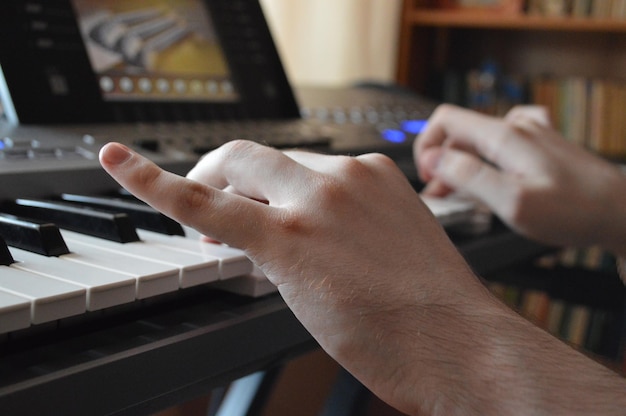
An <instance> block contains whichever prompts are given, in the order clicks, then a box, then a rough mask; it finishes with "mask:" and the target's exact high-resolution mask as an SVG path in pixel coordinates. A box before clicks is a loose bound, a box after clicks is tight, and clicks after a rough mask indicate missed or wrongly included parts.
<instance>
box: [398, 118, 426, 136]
mask: <svg viewBox="0 0 626 416" xmlns="http://www.w3.org/2000/svg"><path fill="white" fill-rule="evenodd" d="M427 124H428V121H427V120H405V121H403V122H402V123H401V125H400V126H401V128H402V130H404V131H405V132H407V133H409V134H420V133H421V132H422V131H424V129H425V128H426V125H427Z"/></svg>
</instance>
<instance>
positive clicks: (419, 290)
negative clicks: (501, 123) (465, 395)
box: [100, 141, 488, 413]
mask: <svg viewBox="0 0 626 416" xmlns="http://www.w3.org/2000/svg"><path fill="white" fill-rule="evenodd" d="M100 158H101V163H102V165H103V167H104V168H105V169H106V170H107V171H108V172H109V173H110V174H111V175H112V176H113V177H114V178H115V179H116V180H117V181H118V182H119V183H120V184H121V185H122V186H123V187H124V188H126V189H127V190H128V191H130V192H132V193H133V194H135V195H136V196H137V197H139V198H140V199H142V200H144V201H146V202H147V203H149V204H150V205H152V206H153V207H154V208H156V209H157V210H159V211H161V212H164V213H165V214H167V215H168V216H170V217H172V218H175V219H177V220H178V221H180V222H181V223H184V224H186V225H189V226H191V227H193V228H195V229H197V230H198V231H200V232H201V233H203V234H205V235H207V236H210V237H211V238H214V239H216V240H218V241H222V242H224V243H227V244H229V245H231V246H234V247H238V248H241V249H243V250H245V251H246V253H247V254H248V255H249V257H250V258H251V259H252V260H253V261H254V262H255V263H256V264H257V265H258V266H259V267H261V269H262V270H263V271H264V272H265V274H266V275H267V277H268V278H269V279H270V280H271V281H272V282H273V283H274V284H275V285H276V286H277V287H278V290H279V291H280V293H281V295H282V296H283V298H284V299H285V301H286V303H287V304H288V305H289V307H290V308H291V309H292V310H293V311H294V313H295V315H296V316H297V318H298V319H299V320H300V321H301V322H302V323H303V324H304V325H305V327H306V328H307V329H308V330H309V331H310V332H311V334H312V335H313V336H314V337H315V338H316V339H317V340H318V342H319V343H320V345H321V346H322V347H323V348H324V349H325V350H326V351H327V352H329V353H330V355H332V356H333V357H335V359H337V360H338V361H339V363H341V364H342V365H344V366H345V367H346V368H347V369H348V370H349V371H351V372H352V373H353V374H354V375H355V376H356V377H358V378H359V379H360V380H361V381H362V382H363V383H365V384H366V385H367V386H368V387H370V389H372V390H373V391H374V392H376V393H377V394H378V395H379V396H380V397H381V398H383V400H387V401H388V402H389V403H392V404H393V405H395V406H397V407H399V408H400V409H404V410H405V411H408V412H411V413H413V412H415V409H416V405H415V401H416V400H417V399H418V398H419V397H420V395H419V394H418V391H420V390H426V389H428V388H430V386H431V385H436V384H437V383H432V382H429V381H428V380H429V379H431V378H432V377H433V376H434V374H436V373H437V372H436V371H434V370H433V369H432V368H431V369H425V368H424V367H426V366H427V365H428V363H436V362H437V361H438V360H442V359H443V360H445V359H447V358H446V357H444V356H443V352H442V351H443V349H442V346H441V345H440V343H443V342H448V341H449V342H450V343H451V344H452V345H455V339H458V340H463V341H462V342H463V344H464V345H465V344H469V345H466V346H465V347H464V348H463V350H464V351H465V350H468V349H470V347H471V346H475V345H478V344H480V342H476V340H475V339H473V338H475V337H476V333H477V332H478V329H476V328H474V329H471V328H472V326H471V325H467V324H466V323H464V320H463V319H461V315H464V313H467V314H470V315H472V317H473V318H476V317H477V316H480V315H481V313H482V312H480V311H479V310H478V309H479V308H474V306H475V303H481V304H483V305H484V304H485V303H488V302H484V299H487V298H488V295H487V293H486V291H485V290H484V288H483V287H482V285H481V284H480V283H479V281H478V279H477V278H476V277H475V276H474V274H473V273H472V272H471V271H470V270H469V268H468V266H467V265H466V263H465V262H464V260H463V259H462V258H461V257H460V255H459V254H458V252H457V250H456V249H455V248H454V246H453V245H452V243H451V242H450V241H449V240H448V238H447V237H446V235H445V233H444V232H443V230H442V228H441V227H440V226H439V224H438V222H437V221H436V219H435V218H434V217H433V216H432V215H431V214H430V212H429V211H428V210H427V208H426V207H425V206H424V205H423V204H422V202H421V201H420V199H419V196H418V195H417V194H416V193H415V192H414V191H413V189H412V188H411V186H410V184H409V183H408V181H407V180H406V178H405V177H404V175H403V174H402V173H401V171H400V170H399V169H397V168H396V167H395V165H394V164H393V162H392V161H391V160H390V159H388V158H386V157H384V156H382V155H364V156H359V157H355V158H351V157H337V156H326V155H319V154H313V153H308V152H286V153H282V152H279V151H276V150H273V149H270V148H267V147H263V146H260V145H258V144H254V143H251V142H243V141H235V142H231V143H228V144H226V145H225V146H223V147H221V148H219V149H218V150H216V151H214V152H212V153H210V154H208V155H206V156H205V157H204V158H203V159H202V160H201V161H200V162H199V164H198V165H197V166H196V167H195V168H194V169H193V170H192V171H191V172H189V174H188V178H182V177H179V176H176V175H173V174H171V173H168V172H165V171H163V170H161V169H160V168H158V167H157V166H156V165H154V164H153V163H152V162H150V161H148V160H147V159H145V158H143V157H141V156H140V155H138V154H136V153H134V152H130V153H129V150H128V149H126V148H125V147H123V146H121V145H119V144H109V145H107V146H105V147H104V148H103V149H102V151H101V155H100ZM468 311H469V312H468ZM457 327H458V328H457ZM441 331H444V332H446V334H448V335H447V340H446V341H443V339H445V338H446V337H444V336H443V335H441V334H440V332H441ZM438 339H439V340H442V341H441V342H440V343H438V342H437V341H436V340H438ZM459 342H460V341H459ZM453 349H454V348H453V347H449V348H447V350H450V351H451V350H453ZM453 355H454V357H450V358H449V360H450V362H451V361H453V360H454V359H457V358H458V359H461V360H465V359H464V358H462V357H463V354H462V353H460V352H454V354H453ZM416 374H417V375H419V376H420V382H418V380H416V379H411V377H414V376H415V375H416ZM455 374H456V373H455ZM452 385H453V383H450V386H452ZM416 386H423V387H416ZM438 394H440V392H438ZM426 402H427V403H428V401H426Z"/></svg>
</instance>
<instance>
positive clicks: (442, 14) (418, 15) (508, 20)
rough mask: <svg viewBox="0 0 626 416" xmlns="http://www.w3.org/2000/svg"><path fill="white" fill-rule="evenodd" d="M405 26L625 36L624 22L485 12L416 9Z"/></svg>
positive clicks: (406, 15)
mask: <svg viewBox="0 0 626 416" xmlns="http://www.w3.org/2000/svg"><path fill="white" fill-rule="evenodd" d="M404 19H405V20H404V21H405V24H406V23H409V24H413V25H420V26H431V27H449V28H455V27H456V28H485V29H502V30H527V31H530V30H545V31H570V32H603V33H611V32H615V33H620V32H623V33H626V21H621V20H611V19H592V18H574V17H543V16H528V15H524V14H501V13H494V12H485V11H469V12H468V11H466V10H463V11H460V10H431V9H416V10H413V11H411V12H410V13H407V14H405V16H404Z"/></svg>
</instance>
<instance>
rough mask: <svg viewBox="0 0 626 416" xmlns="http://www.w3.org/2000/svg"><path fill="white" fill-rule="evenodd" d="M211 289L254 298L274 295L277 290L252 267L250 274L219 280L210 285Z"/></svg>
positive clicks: (261, 273) (257, 269)
mask: <svg viewBox="0 0 626 416" xmlns="http://www.w3.org/2000/svg"><path fill="white" fill-rule="evenodd" d="M211 287H215V288H217V289H220V290H225V291H228V292H232V293H236V294H238V295H245V296H251V297H255V298H257V297H260V296H265V295H267V294H270V293H274V292H276V291H277V290H278V289H277V288H276V286H275V285H274V284H273V283H272V282H270V281H269V280H268V279H267V277H266V276H265V274H264V273H263V272H262V271H261V269H259V268H258V267H256V266H254V270H253V271H252V273H250V274H248V275H246V276H239V277H235V278H233V279H228V280H221V281H219V282H215V283H212V284H211Z"/></svg>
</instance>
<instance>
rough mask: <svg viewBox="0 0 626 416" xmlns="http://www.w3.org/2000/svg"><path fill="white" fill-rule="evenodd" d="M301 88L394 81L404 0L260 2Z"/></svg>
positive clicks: (290, 0)
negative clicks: (305, 86) (401, 9)
mask: <svg viewBox="0 0 626 416" xmlns="http://www.w3.org/2000/svg"><path fill="white" fill-rule="evenodd" d="M261 4H262V6H263V9H264V11H265V14H266V16H267V19H268V22H269V24H270V28H271V30H272V33H273V35H274V38H275V41H276V43H277V45H278V48H279V53H280V54H281V57H282V59H283V63H284V65H285V68H286V70H287V73H288V75H289V77H290V79H291V81H292V82H293V83H294V84H297V85H311V84H314V85H320V84H324V85H343V84H349V83H351V82H354V81H358V80H363V79H367V80H376V81H392V80H393V78H394V71H395V62H396V53H397V37H398V32H399V27H398V22H399V16H400V7H401V0H261Z"/></svg>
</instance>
